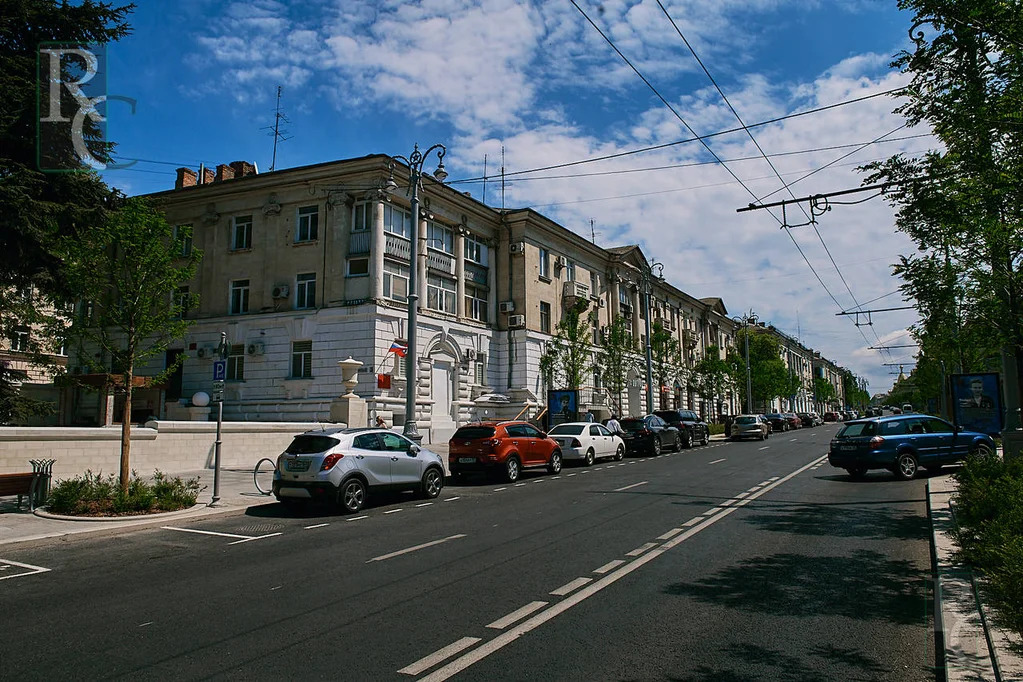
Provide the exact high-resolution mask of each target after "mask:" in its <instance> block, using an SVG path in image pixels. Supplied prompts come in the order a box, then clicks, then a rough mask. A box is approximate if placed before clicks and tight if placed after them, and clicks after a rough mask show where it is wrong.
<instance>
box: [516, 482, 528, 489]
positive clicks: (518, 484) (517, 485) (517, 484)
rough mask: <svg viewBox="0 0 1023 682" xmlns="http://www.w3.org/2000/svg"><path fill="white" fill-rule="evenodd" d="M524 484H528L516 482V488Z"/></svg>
mask: <svg viewBox="0 0 1023 682" xmlns="http://www.w3.org/2000/svg"><path fill="white" fill-rule="evenodd" d="M524 485H526V484H525V483H516V484H515V487H516V488H521V487H522V486H524Z"/></svg>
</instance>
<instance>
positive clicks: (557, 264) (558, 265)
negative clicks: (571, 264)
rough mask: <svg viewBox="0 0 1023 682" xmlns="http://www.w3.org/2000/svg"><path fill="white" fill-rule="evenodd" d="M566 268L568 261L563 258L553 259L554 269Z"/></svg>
mask: <svg viewBox="0 0 1023 682" xmlns="http://www.w3.org/2000/svg"><path fill="white" fill-rule="evenodd" d="M567 266H568V259H567V258H565V257H564V256H558V257H557V258H555V259H554V267H556V268H564V267H567Z"/></svg>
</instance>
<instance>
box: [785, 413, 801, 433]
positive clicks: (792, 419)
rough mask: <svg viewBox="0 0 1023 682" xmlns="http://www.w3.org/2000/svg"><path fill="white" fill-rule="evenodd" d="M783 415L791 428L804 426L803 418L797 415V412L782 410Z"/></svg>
mask: <svg viewBox="0 0 1023 682" xmlns="http://www.w3.org/2000/svg"><path fill="white" fill-rule="evenodd" d="M781 415H782V416H783V417H785V419H786V420H787V421H788V423H789V428H790V429H801V428H803V420H802V419H800V418H799V417H797V416H796V414H795V412H782V413H781Z"/></svg>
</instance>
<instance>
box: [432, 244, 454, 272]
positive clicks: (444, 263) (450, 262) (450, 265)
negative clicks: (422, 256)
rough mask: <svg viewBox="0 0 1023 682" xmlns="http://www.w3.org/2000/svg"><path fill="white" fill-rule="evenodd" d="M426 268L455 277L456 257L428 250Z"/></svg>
mask: <svg viewBox="0 0 1023 682" xmlns="http://www.w3.org/2000/svg"><path fill="white" fill-rule="evenodd" d="M426 266H427V267H428V268H430V269H431V270H437V271H439V272H443V273H444V274H446V275H453V274H455V257H454V256H452V255H451V254H450V253H444V252H443V251H435V250H434V249H427V250H426Z"/></svg>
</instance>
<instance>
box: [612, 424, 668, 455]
mask: <svg viewBox="0 0 1023 682" xmlns="http://www.w3.org/2000/svg"><path fill="white" fill-rule="evenodd" d="M621 424H622V430H623V431H625V435H624V436H623V438H624V440H625V449H626V451H627V452H630V453H632V452H649V453H650V454H652V455H659V454H661V453H662V452H664V451H665V450H672V451H675V452H678V451H679V450H681V449H682V434H681V432H679V430H678V429H677V428H675V427H674V426H671V425H670V424H668V422H666V421H664V420H663V419H661V418H660V417H658V416H657V415H656V414H648V415H647V416H645V417H629V418H628V419H623V420H621Z"/></svg>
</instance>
